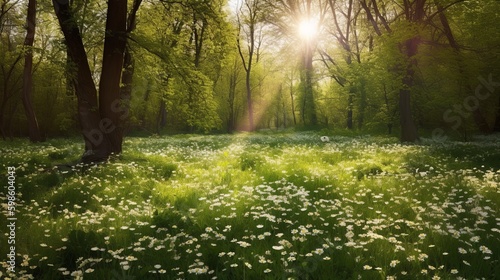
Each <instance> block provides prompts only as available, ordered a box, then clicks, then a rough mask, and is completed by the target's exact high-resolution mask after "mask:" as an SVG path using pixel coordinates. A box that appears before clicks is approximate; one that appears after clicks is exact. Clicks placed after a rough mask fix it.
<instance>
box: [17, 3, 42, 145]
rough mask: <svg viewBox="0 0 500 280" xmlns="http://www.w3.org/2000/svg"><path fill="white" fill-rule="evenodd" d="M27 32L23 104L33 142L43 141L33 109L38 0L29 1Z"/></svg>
mask: <svg viewBox="0 0 500 280" xmlns="http://www.w3.org/2000/svg"><path fill="white" fill-rule="evenodd" d="M26 23H27V32H26V39H25V40H24V47H25V48H26V50H25V55H24V73H23V94H22V100H23V106H24V111H25V113H26V118H27V120H28V133H29V138H30V141H31V142H40V141H43V137H42V134H41V133H40V128H39V126H38V121H37V119H36V115H35V111H34V109H33V102H32V96H33V50H32V48H33V42H34V40H35V26H36V0H29V1H28V15H27V20H26Z"/></svg>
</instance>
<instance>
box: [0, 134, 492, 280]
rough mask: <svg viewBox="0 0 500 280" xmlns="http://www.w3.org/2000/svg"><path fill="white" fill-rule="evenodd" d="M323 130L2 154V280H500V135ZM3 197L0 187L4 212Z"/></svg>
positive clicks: (11, 145)
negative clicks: (108, 153) (118, 152)
mask: <svg viewBox="0 0 500 280" xmlns="http://www.w3.org/2000/svg"><path fill="white" fill-rule="evenodd" d="M320 136H321V135H319V134H316V133H305V132H304V133H283V134H238V135H223V136H196V135H186V136H174V137H151V138H128V139H127V140H126V141H125V145H124V150H125V152H124V154H123V156H122V157H121V158H120V159H114V160H111V161H110V162H108V163H105V164H102V165H99V166H91V167H82V166H74V167H73V168H69V167H59V168H54V166H55V165H56V164H60V163H67V162H69V161H71V160H75V159H77V158H78V156H79V155H80V153H81V151H82V146H81V144H80V143H78V141H76V144H75V140H73V141H70V140H52V141H49V142H47V143H42V144H37V145H30V144H28V143H27V142H24V141H21V140H17V141H15V142H4V143H2V147H1V148H0V172H1V174H0V180H1V181H0V185H2V186H3V185H5V184H6V183H7V180H8V179H7V170H8V168H9V167H15V169H16V187H17V189H16V190H17V193H16V196H17V199H18V200H17V205H16V218H17V221H16V226H17V227H16V231H15V234H16V236H15V241H16V244H15V245H16V258H15V259H16V268H15V273H12V272H9V264H8V262H7V260H8V258H7V254H8V253H9V252H8V246H9V245H8V235H9V234H8V233H6V232H7V221H6V219H4V218H3V217H2V220H1V222H0V227H1V230H0V231H1V232H2V236H0V244H1V246H0V248H1V252H0V253H1V255H0V264H1V265H0V278H1V279H9V278H10V279H51V280H52V279H103V280H104V279H498V277H499V276H498V275H500V261H499V260H500V254H499V253H500V215H499V213H500V139H499V138H498V137H496V138H495V137H489V138H482V139H476V140H475V141H473V142H470V143H459V142H448V143H436V142H432V141H425V140H424V141H423V143H422V144H420V145H401V144H399V143H398V142H397V139H394V138H386V137H369V136H366V137H350V138H348V137H340V136H330V137H329V142H323V141H321V139H320ZM6 197H7V191H6V187H5V188H2V189H1V190H0V199H1V202H2V209H3V214H2V216H6V217H7V215H8V211H7V209H8V204H7V198H6Z"/></svg>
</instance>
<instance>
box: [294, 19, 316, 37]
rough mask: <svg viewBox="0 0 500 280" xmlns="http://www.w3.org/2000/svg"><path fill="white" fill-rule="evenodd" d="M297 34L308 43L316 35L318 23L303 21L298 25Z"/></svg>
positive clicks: (309, 20)
mask: <svg viewBox="0 0 500 280" xmlns="http://www.w3.org/2000/svg"><path fill="white" fill-rule="evenodd" d="M298 28H299V29H298V33H299V36H300V38H301V39H303V40H306V41H309V40H311V39H313V38H314V37H315V36H316V35H317V34H318V23H317V22H316V21H315V20H314V19H304V20H302V21H301V22H300V23H299V26H298Z"/></svg>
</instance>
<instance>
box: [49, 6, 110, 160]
mask: <svg viewBox="0 0 500 280" xmlns="http://www.w3.org/2000/svg"><path fill="white" fill-rule="evenodd" d="M52 3H53V5H54V10H55V13H56V16H57V19H58V21H59V25H60V26H61V30H62V32H63V34H64V39H65V41H66V45H67V48H68V49H67V50H68V55H69V57H70V59H71V61H72V62H73V65H74V66H75V70H76V75H72V79H73V84H74V87H75V92H76V95H77V98H78V119H79V121H80V125H81V129H82V134H83V138H84V141H85V153H84V155H83V157H82V161H84V162H91V161H99V160H103V159H105V158H107V157H108V156H109V142H108V140H107V139H106V137H105V136H104V135H103V133H102V131H101V128H100V126H101V116H100V114H99V108H98V105H97V90H96V87H95V84H94V80H93V79H92V73H91V71H90V67H89V64H88V60H87V53H86V52H85V48H84V46H83V41H82V37H81V34H80V30H79V29H78V26H77V23H76V20H75V18H74V17H73V14H72V12H71V9H70V7H69V1H59V0H53V1H52Z"/></svg>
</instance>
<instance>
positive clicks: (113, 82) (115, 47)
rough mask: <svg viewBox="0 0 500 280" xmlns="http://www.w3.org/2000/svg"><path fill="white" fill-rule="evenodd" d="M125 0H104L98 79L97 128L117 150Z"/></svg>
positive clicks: (119, 148) (111, 149)
mask: <svg viewBox="0 0 500 280" xmlns="http://www.w3.org/2000/svg"><path fill="white" fill-rule="evenodd" d="M126 29H127V0H108V12H107V18H106V36H105V38H104V51H103V59H102V74H101V79H100V82H99V112H100V114H101V118H102V121H101V122H102V125H101V130H102V131H101V132H102V133H103V134H104V136H105V138H107V139H108V140H109V144H110V146H109V152H110V153H113V154H120V153H121V152H122V142H123V131H124V128H123V122H122V120H123V119H124V118H125V117H126V115H125V112H123V110H122V109H123V106H122V104H123V101H122V98H121V96H120V82H121V76H122V69H123V63H124V53H125V47H126V44H127V40H126Z"/></svg>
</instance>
